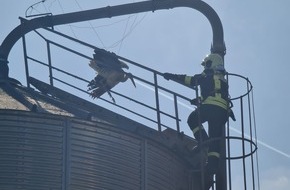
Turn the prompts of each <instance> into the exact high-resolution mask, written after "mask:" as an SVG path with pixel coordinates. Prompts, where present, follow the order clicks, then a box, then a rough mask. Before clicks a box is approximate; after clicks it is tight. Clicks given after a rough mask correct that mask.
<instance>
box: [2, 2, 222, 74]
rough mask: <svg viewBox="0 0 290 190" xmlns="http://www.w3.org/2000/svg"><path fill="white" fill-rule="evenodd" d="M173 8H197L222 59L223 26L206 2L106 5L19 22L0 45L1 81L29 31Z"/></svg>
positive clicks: (214, 48)
mask: <svg viewBox="0 0 290 190" xmlns="http://www.w3.org/2000/svg"><path fill="white" fill-rule="evenodd" d="M176 7H188V8H192V9H196V10H198V11H200V12H201V13H202V14H204V15H205V16H206V18H207V19H208V20H209V22H210V24H211V26H212V30H213V42H212V47H211V51H212V52H215V53H219V54H221V55H222V56H224V54H225V50H226V48H225V45H224V37H223V28H222V24H221V21H220V19H219V17H218V15H217V13H216V12H215V11H214V9H212V8H211V7H210V6H209V5H208V4H207V3H205V2H203V1H200V0H152V1H144V2H138V3H130V4H124V5H117V6H112V7H111V6H107V7H103V8H98V9H92V10H86V11H79V12H73V13H67V14H60V15H52V16H44V17H39V18H34V19H31V20H28V21H26V22H23V23H21V24H20V25H19V26H17V27H16V28H15V29H14V30H12V31H11V32H10V33H9V34H8V36H7V37H6V38H5V39H4V41H3V43H2V44H1V46H0V78H8V72H9V68H8V66H7V64H8V55H9V53H10V51H11V49H12V47H13V46H14V44H15V43H16V42H17V41H18V40H19V39H20V38H21V37H22V36H23V35H24V34H26V33H28V32H30V31H32V30H35V29H38V28H46V27H53V26H56V25H63V24H69V23H75V22H83V21H88V20H95V19H101V18H111V17H116V16H121V15H128V14H133V13H140V12H148V11H152V12H154V11H156V10H162V9H172V8H176Z"/></svg>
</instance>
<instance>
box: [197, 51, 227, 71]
mask: <svg viewBox="0 0 290 190" xmlns="http://www.w3.org/2000/svg"><path fill="white" fill-rule="evenodd" d="M201 65H202V66H204V68H205V69H213V70H216V71H224V70H225V68H224V61H223V58H222V57H221V56H220V55H219V54H216V53H212V54H209V55H207V56H206V57H205V58H204V59H203V61H202V63H201Z"/></svg>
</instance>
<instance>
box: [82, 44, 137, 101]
mask: <svg viewBox="0 0 290 190" xmlns="http://www.w3.org/2000/svg"><path fill="white" fill-rule="evenodd" d="M89 66H90V67H91V68H93V69H94V70H95V71H96V73H97V76H96V77H95V78H94V79H93V80H91V82H90V83H89V84H88V91H90V95H91V96H92V97H93V98H99V97H100V96H102V95H103V94H104V93H106V92H107V93H108V94H109V96H110V97H111V98H112V101H113V102H114V103H115V99H114V98H113V96H112V94H111V92H110V90H111V89H112V88H113V87H114V86H116V85H117V84H118V83H119V82H125V81H127V79H131V81H132V83H133V85H134V86H135V87H136V85H135V82H134V79H133V75H132V74H131V73H127V72H125V71H124V70H123V68H125V69H129V67H128V65H127V64H126V63H124V62H122V61H120V60H119V59H118V57H117V55H116V54H114V53H111V52H108V51H106V50H104V49H95V54H94V59H92V60H91V61H90V63H89Z"/></svg>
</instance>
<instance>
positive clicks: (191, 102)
mask: <svg viewBox="0 0 290 190" xmlns="http://www.w3.org/2000/svg"><path fill="white" fill-rule="evenodd" d="M189 102H190V104H191V105H195V106H197V105H198V104H199V103H200V102H201V99H200V98H194V99H192V100H190V101H189Z"/></svg>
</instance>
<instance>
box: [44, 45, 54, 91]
mask: <svg viewBox="0 0 290 190" xmlns="http://www.w3.org/2000/svg"><path fill="white" fill-rule="evenodd" d="M46 47H47V58H48V60H47V61H48V70H49V82H50V85H51V86H53V76H52V65H51V52H50V44H49V41H46Z"/></svg>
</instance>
